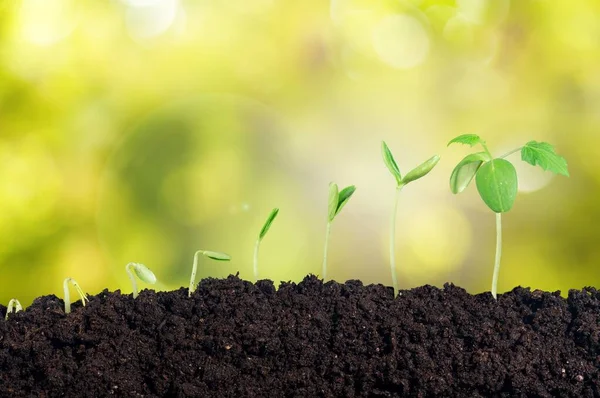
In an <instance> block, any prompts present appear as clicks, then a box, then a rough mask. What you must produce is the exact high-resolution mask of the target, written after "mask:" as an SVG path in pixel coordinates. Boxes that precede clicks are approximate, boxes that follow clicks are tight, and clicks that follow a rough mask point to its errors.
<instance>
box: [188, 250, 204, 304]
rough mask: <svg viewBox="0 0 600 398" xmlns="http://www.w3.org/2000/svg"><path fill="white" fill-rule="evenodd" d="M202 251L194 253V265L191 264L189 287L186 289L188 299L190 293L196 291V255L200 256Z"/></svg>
mask: <svg viewBox="0 0 600 398" xmlns="http://www.w3.org/2000/svg"><path fill="white" fill-rule="evenodd" d="M202 253H203V251H202V250H198V251H197V252H196V253H194V263H193V264H192V275H191V276H190V287H189V288H188V297H192V293H194V291H195V290H196V286H194V284H195V282H196V271H198V255H200V254H202Z"/></svg>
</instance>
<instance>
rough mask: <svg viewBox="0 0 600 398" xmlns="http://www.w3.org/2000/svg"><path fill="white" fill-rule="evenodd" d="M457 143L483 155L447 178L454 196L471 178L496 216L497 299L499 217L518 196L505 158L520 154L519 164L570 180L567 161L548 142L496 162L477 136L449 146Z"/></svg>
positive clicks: (494, 290)
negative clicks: (539, 168) (523, 163)
mask: <svg viewBox="0 0 600 398" xmlns="http://www.w3.org/2000/svg"><path fill="white" fill-rule="evenodd" d="M454 143H459V144H466V145H469V146H471V147H472V146H475V145H477V144H479V145H481V147H482V148H483V152H475V153H472V154H470V155H467V156H466V157H465V158H464V159H463V160H461V161H460V162H459V163H458V165H457V166H456V167H455V168H454V170H453V171H452V174H451V175H450V190H451V191H452V193H454V194H457V193H460V192H462V191H464V190H465V188H466V187H467V186H468V185H469V183H470V182H471V180H473V177H475V183H476V185H477V191H479V196H481V199H483V201H484V202H485V204H486V205H487V206H488V207H489V208H490V209H492V211H493V212H494V213H496V257H495V261H494V274H493V276H492V296H494V298H496V294H497V288H498V272H499V271H500V257H501V255H502V218H501V214H502V213H505V212H507V211H509V210H510V209H511V208H512V206H513V204H514V202H515V198H516V196H517V190H518V183H517V171H516V170H515V167H514V166H513V165H512V163H510V162H509V161H508V160H506V159H504V158H505V157H507V156H508V155H511V154H513V153H515V152H518V151H521V160H523V161H525V162H527V163H529V164H531V165H532V166H536V165H537V166H540V167H541V168H542V169H544V170H548V171H551V172H553V173H556V174H562V175H564V176H567V177H568V176H569V170H568V168H567V161H566V160H565V158H563V157H562V156H559V155H557V154H556V153H555V152H554V147H553V146H552V145H550V144H548V143H547V142H537V141H529V142H528V143H527V144H525V145H523V146H522V147H520V148H517V149H514V150H512V151H510V152H508V153H506V154H504V155H502V156H500V157H499V158H494V157H493V156H492V154H491V152H490V151H489V149H488V147H487V145H486V142H485V141H483V140H482V139H481V138H480V137H479V136H478V135H475V134H463V135H459V136H458V137H456V138H454V139H452V140H451V141H450V142H449V143H448V145H450V144H454Z"/></svg>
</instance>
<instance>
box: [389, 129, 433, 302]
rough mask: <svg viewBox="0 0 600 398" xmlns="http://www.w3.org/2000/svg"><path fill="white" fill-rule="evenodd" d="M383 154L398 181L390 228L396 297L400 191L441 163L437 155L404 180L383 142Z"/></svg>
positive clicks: (391, 260) (391, 267)
mask: <svg viewBox="0 0 600 398" xmlns="http://www.w3.org/2000/svg"><path fill="white" fill-rule="evenodd" d="M381 154H382V156H383V162H384V163H385V165H386V166H387V168H388V170H389V171H390V173H392V176H394V178H395V179H396V196H395V198H394V209H393V210H392V223H391V228H390V270H391V272H392V285H393V286H394V296H396V295H398V278H397V276H396V254H395V246H396V245H395V243H396V213H397V212H398V202H399V199H400V191H402V188H404V186H405V185H406V184H408V183H410V182H412V181H415V180H418V179H419V178H422V177H424V176H426V175H427V174H428V173H429V172H430V171H431V170H433V168H434V167H435V165H436V164H437V163H438V162H439V161H440V157H439V156H438V155H435V156H433V157H431V158H429V159H428V160H426V161H425V162H423V163H421V164H420V165H418V166H417V167H415V168H414V169H412V170H411V171H409V172H408V173H407V174H406V175H405V176H404V178H402V175H401V174H400V169H399V168H398V164H397V163H396V160H395V159H394V156H393V155H392V152H391V151H390V148H388V146H387V144H386V143H385V141H382V142H381Z"/></svg>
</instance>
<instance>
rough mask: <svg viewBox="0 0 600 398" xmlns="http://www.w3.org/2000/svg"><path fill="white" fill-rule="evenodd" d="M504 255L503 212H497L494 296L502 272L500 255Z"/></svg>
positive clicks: (493, 279) (493, 278) (493, 280)
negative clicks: (499, 274)
mask: <svg viewBox="0 0 600 398" xmlns="http://www.w3.org/2000/svg"><path fill="white" fill-rule="evenodd" d="M501 256H502V213H496V258H495V260H494V276H493V277H492V296H494V298H496V294H497V292H498V273H499V272H500V257H501Z"/></svg>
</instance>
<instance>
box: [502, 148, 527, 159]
mask: <svg viewBox="0 0 600 398" xmlns="http://www.w3.org/2000/svg"><path fill="white" fill-rule="evenodd" d="M521 149H523V147H522V146H521V147H518V148H517V149H513V150H512V151H510V152H506V153H505V154H504V155H502V156H500V157H501V158H502V159H504V158H505V157H507V156H510V155H512V154H513V153H515V152H519V151H520V150H521Z"/></svg>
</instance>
